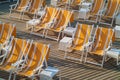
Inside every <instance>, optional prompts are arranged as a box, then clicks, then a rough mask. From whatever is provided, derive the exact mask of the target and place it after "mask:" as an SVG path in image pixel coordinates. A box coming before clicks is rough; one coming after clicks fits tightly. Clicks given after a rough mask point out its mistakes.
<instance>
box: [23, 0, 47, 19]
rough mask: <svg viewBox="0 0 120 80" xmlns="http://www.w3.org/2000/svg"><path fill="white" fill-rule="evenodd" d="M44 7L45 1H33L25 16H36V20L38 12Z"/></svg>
mask: <svg viewBox="0 0 120 80" xmlns="http://www.w3.org/2000/svg"><path fill="white" fill-rule="evenodd" d="M44 6H45V0H32V4H31V6H30V7H29V9H28V10H27V11H25V12H23V15H24V14H25V13H27V14H31V15H34V18H35V14H36V12H38V11H39V10H40V9H41V8H42V7H44ZM23 17H24V16H23Z"/></svg>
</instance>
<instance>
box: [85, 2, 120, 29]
mask: <svg viewBox="0 0 120 80" xmlns="http://www.w3.org/2000/svg"><path fill="white" fill-rule="evenodd" d="M119 7H120V0H94V1H93V7H92V9H91V10H90V12H89V13H88V15H87V16H88V17H89V18H88V19H85V20H86V21H90V22H94V23H99V24H105V25H109V26H111V27H112V26H113V24H114V20H115V18H116V15H117V14H118V11H119Z"/></svg>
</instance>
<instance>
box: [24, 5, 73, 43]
mask: <svg viewBox="0 0 120 80" xmlns="http://www.w3.org/2000/svg"><path fill="white" fill-rule="evenodd" d="M36 20H37V23H36V24H34V22H36ZM72 21H73V12H71V11H68V10H63V9H60V8H53V7H46V8H45V14H44V15H43V16H41V17H40V18H39V19H33V20H30V21H28V22H27V23H26V24H27V25H26V28H27V31H29V32H31V33H32V34H37V35H41V36H45V38H50V39H54V40H57V41H59V39H60V35H61V33H62V31H63V30H64V29H65V28H66V27H67V26H68V25H69V24H70V22H72ZM28 23H29V24H30V25H29V24H28ZM33 24H34V25H33ZM40 31H42V33H40ZM48 31H52V32H54V33H55V34H56V35H57V38H56V37H55V38H54V37H52V36H51V37H49V36H48ZM57 33H58V34H57Z"/></svg>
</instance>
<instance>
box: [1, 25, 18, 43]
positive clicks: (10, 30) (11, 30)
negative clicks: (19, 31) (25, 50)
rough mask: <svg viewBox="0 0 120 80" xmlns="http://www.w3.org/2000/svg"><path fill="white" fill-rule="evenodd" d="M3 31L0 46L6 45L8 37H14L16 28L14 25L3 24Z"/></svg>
mask: <svg viewBox="0 0 120 80" xmlns="http://www.w3.org/2000/svg"><path fill="white" fill-rule="evenodd" d="M2 26H3V30H2V34H1V38H0V44H3V45H4V44H6V42H8V41H9V39H10V37H12V36H14V37H15V36H16V27H15V24H10V23H3V25H2Z"/></svg>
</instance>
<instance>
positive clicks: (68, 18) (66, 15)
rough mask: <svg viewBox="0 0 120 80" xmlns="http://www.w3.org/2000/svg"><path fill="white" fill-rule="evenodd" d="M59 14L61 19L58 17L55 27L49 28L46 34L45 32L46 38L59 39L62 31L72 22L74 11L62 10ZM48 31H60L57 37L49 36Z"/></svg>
mask: <svg viewBox="0 0 120 80" xmlns="http://www.w3.org/2000/svg"><path fill="white" fill-rule="evenodd" d="M59 15H60V16H58V18H59V19H58V21H57V23H56V25H54V27H53V28H48V29H47V31H46V34H45V37H46V38H50V39H53V40H57V41H59V38H60V35H61V33H62V31H63V30H64V29H65V28H66V27H67V26H68V24H69V23H71V22H72V21H73V12H71V11H68V10H62V12H61V13H60V14H59ZM48 31H52V32H57V33H58V35H57V38H52V37H49V36H48Z"/></svg>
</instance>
